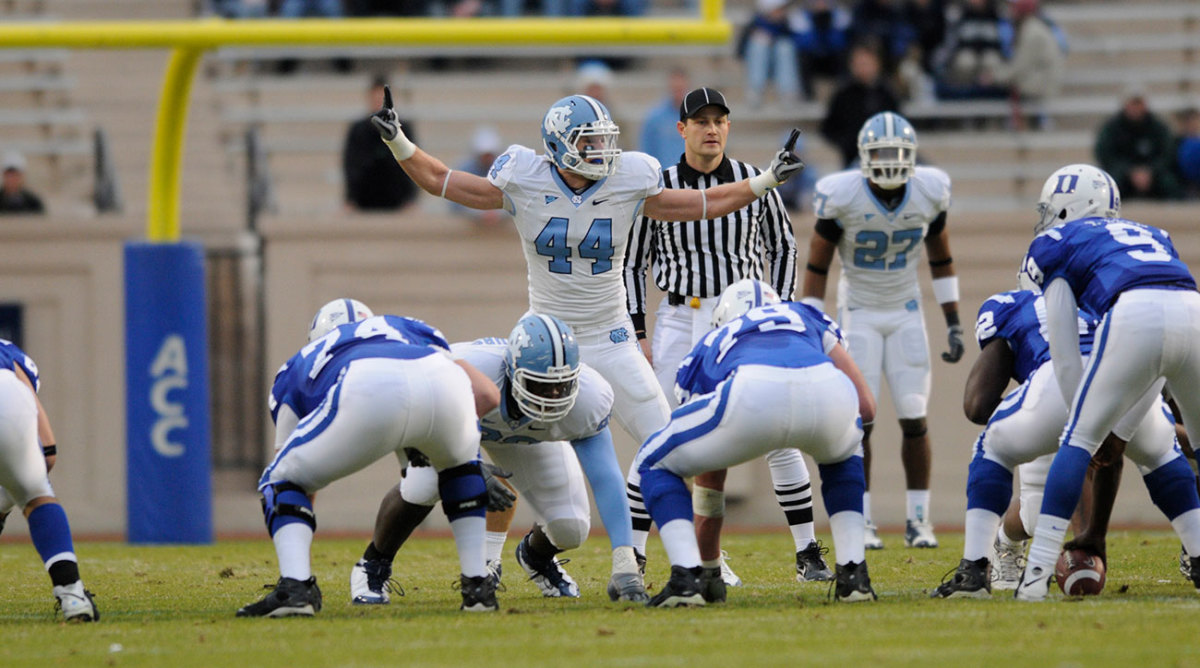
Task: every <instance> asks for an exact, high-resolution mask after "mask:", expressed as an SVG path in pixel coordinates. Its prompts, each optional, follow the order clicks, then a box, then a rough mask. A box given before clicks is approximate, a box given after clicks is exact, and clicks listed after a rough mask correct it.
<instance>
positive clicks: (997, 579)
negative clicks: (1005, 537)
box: [992, 538, 1025, 591]
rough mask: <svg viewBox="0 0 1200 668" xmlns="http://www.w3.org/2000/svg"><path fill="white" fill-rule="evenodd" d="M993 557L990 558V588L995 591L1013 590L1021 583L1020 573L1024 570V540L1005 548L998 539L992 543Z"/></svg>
mask: <svg viewBox="0 0 1200 668" xmlns="http://www.w3.org/2000/svg"><path fill="white" fill-rule="evenodd" d="M992 550H993V551H994V552H995V557H994V558H993V559H992V589H993V590H996V591H1013V590H1015V589H1016V588H1017V585H1019V584H1020V583H1021V574H1022V573H1024V572H1025V541H1021V542H1020V543H1017V544H1016V545H1014V546H1013V547H1012V548H1011V549H1005V548H1004V547H1002V546H1001V545H1000V539H999V538H997V539H996V542H995V543H994V544H993V545H992Z"/></svg>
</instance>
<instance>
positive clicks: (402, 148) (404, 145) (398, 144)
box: [383, 130, 417, 162]
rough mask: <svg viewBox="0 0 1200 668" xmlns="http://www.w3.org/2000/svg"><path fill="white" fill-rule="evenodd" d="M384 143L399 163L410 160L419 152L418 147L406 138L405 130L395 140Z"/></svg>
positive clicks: (397, 134) (384, 141)
mask: <svg viewBox="0 0 1200 668" xmlns="http://www.w3.org/2000/svg"><path fill="white" fill-rule="evenodd" d="M383 143H385V144H387V147H388V148H389V149H391V151H392V155H394V156H396V160H397V161H399V162H403V161H405V160H408V159H409V158H411V157H413V154H414V153H416V152H417V145H416V144H414V143H412V140H410V139H409V138H408V137H405V136H404V131H403V130H401V131H399V132H397V133H396V138H395V139H384V140H383Z"/></svg>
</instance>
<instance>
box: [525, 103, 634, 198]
mask: <svg viewBox="0 0 1200 668" xmlns="http://www.w3.org/2000/svg"><path fill="white" fill-rule="evenodd" d="M620 133H621V130H620V128H618V127H617V124H616V123H614V122H613V120H612V116H611V115H609V113H608V109H606V108H605V107H604V105H603V104H601V103H600V101H599V100H597V99H595V98H593V97H588V96H587V95H571V96H568V97H564V98H563V99H561V100H559V101H558V102H555V103H554V104H553V105H551V106H550V110H549V111H547V112H546V118H544V119H543V120H542V143H543V144H545V146H546V155H548V156H550V159H551V160H553V161H554V164H555V165H557V166H558V167H560V168H561V169H564V170H566V171H568V172H573V173H575V174H578V175H580V176H583V177H586V178H589V179H592V180H599V179H602V178H604V177H606V176H609V175H610V174H612V173H613V172H615V171H616V170H617V162H618V160H619V159H620V157H621V149H619V148H617V135H619V134H620ZM581 144H582V147H581V146H580V145H581Z"/></svg>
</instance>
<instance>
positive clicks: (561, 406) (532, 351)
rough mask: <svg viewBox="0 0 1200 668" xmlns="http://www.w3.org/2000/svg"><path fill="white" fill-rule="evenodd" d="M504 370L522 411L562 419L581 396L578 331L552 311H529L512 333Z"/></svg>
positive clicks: (540, 417) (544, 418) (549, 419)
mask: <svg viewBox="0 0 1200 668" xmlns="http://www.w3.org/2000/svg"><path fill="white" fill-rule="evenodd" d="M504 372H505V373H506V374H507V375H508V380H509V385H511V386H512V394H513V398H514V399H515V400H516V402H517V406H519V407H520V408H521V412H522V413H524V414H525V415H527V416H529V417H531V418H533V419H535V420H540V421H543V422H553V421H554V420H559V419H561V418H562V417H564V416H565V415H566V414H567V413H570V412H571V408H572V407H573V406H574V405H575V398H576V397H578V396H579V344H578V343H576V342H575V333H574V332H572V331H571V328H570V327H569V326H568V325H567V324H566V323H565V322H563V321H561V320H559V319H558V318H556V317H554V316H552V315H541V314H529V315H526V316H525V317H523V318H521V319H520V320H519V321H518V322H517V326H516V327H514V328H513V331H512V333H511V334H509V335H508V349H507V350H505V352H504Z"/></svg>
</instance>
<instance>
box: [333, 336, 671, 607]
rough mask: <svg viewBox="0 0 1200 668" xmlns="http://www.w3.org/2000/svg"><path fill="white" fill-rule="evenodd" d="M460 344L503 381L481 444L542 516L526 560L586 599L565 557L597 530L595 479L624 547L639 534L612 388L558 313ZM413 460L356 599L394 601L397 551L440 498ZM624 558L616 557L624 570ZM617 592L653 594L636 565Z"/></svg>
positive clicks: (616, 539)
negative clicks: (616, 433)
mask: <svg viewBox="0 0 1200 668" xmlns="http://www.w3.org/2000/svg"><path fill="white" fill-rule="evenodd" d="M452 348H453V350H454V354H455V357H456V358H458V359H463V360H465V361H467V362H469V363H470V364H471V365H472V366H474V367H475V368H477V369H479V370H480V371H481V372H482V373H483V374H485V375H486V376H488V377H489V378H491V379H492V380H493V381H495V383H496V385H497V386H498V387H499V388H500V403H499V405H498V406H497V407H496V408H495V409H493V410H491V411H490V412H488V413H487V414H485V415H483V416H482V417H481V427H482V434H483V436H482V443H481V444H482V446H483V449H484V450H485V451H486V452H487V454H488V456H489V457H490V458H491V460H492V462H494V463H495V464H496V465H498V466H499V467H500V468H501V469H503V470H504V471H505V472H507V473H508V474H509V475H510V476H511V477H510V478H509V479H510V481H511V483H512V485H513V486H514V487H515V488H516V490H517V491H518V492H519V493H520V495H521V497H522V498H523V499H524V500H525V501H526V502H527V503H529V504H530V505H531V506H532V508H533V510H534V512H535V513H536V514H537V517H538V522H537V524H536V525H535V526H534V528H533V530H532V531H530V532H529V533H528V534H527V535H526V536H525V538H524V539H523V540H522V541H521V543H520V545H518V546H517V550H516V558H517V563H518V564H519V565H520V566H521V568H522V569H524V571H525V572H526V574H527V575H528V576H529V579H530V580H532V581H533V582H534V583H535V584H536V585H537V586H538V588H539V589H541V591H542V594H543V595H544V596H548V597H568V598H578V597H579V586H578V585H577V584H576V583H575V581H574V580H573V579H572V578H571V576H570V575H568V574H567V573H566V571H564V570H563V569H562V567H561V563H560V562H559V560H558V559H557V558H556V556H555V555H557V554H558V553H560V552H563V551H565V550H570V549H573V548H576V547H578V546H579V545H580V544H582V543H583V541H584V540H585V539H586V538H587V535H588V529H589V525H590V511H589V505H588V498H587V490H586V489H585V488H584V478H585V477H586V478H587V481H588V483H590V484H591V487H592V491H593V493H594V494H595V495H596V507H597V508H598V509H599V511H600V518H601V520H602V521H603V522H604V527H605V529H606V530H607V531H608V535H609V541H610V543H611V545H612V548H613V553H614V555H615V554H617V553H618V552H620V551H622V550H624V549H628V548H629V546H630V545H631V540H632V536H631V533H630V532H631V529H630V518H629V506H628V504H627V503H626V502H625V501H624V475H623V473H622V471H621V467H620V465H619V464H618V463H617V456H616V451H615V450H614V449H613V444H612V435H611V433H610V432H609V430H608V420H609V415H610V413H611V410H612V402H613V399H612V388H611V387H609V384H608V383H607V382H606V381H605V380H604V378H602V377H601V376H600V374H599V373H597V372H596V371H595V370H593V369H592V368H590V367H588V366H587V365H586V364H583V363H581V362H580V361H579V345H578V344H577V343H576V342H575V337H574V336H573V335H572V333H571V329H570V327H569V326H568V325H567V324H566V323H564V322H562V321H561V320H559V319H558V318H555V317H553V316H548V315H536V314H531V315H526V316H525V317H523V318H521V320H520V321H519V322H518V323H517V326H516V327H515V328H514V329H513V331H512V333H511V334H510V335H509V337H508V339H507V340H505V339H496V338H488V339H480V340H477V341H474V342H471V343H457V344H454V346H453V347H452ZM409 463H410V465H409V467H408V469H407V471H406V472H405V475H404V478H403V479H402V481H401V483H400V485H399V486H398V488H397V489H396V490H393V491H392V492H389V495H392V496H395V495H396V494H398V495H399V497H400V502H399V503H397V502H391V503H388V502H385V504H384V505H383V506H381V508H380V516H379V518H378V519H377V520H376V525H375V526H376V532H375V540H374V541H373V542H372V544H371V545H369V546H368V547H367V551H366V552H364V554H363V559H362V560H360V561H359V562H358V563H357V564H355V566H354V570H353V571H352V572H351V575H350V583H351V587H350V589H351V597H352V600H353V602H355V603H387V602H388V595H387V593H388V592H387V589H388V578H389V577H390V575H391V563H392V559H393V558H394V557H395V554H396V552H397V551H398V550H399V549H400V547H401V545H403V543H404V540H405V538H407V536H408V535H409V533H411V531H412V529H414V528H415V527H416V526H417V525H418V524H420V522H421V520H423V519H424V518H425V517H426V515H428V514H429V512H430V511H431V510H432V509H433V505H434V504H435V503H436V502H437V486H436V484H434V482H435V480H434V474H433V470H432V469H431V468H429V467H428V465H425V466H414V465H413V464H414V462H413V460H411V459H410V462H409ZM581 466H582V469H581ZM509 517H510V519H511V515H510V516H509ZM506 529H507V526H505V527H504V529H503V530H506ZM501 535H503V534H501ZM502 540H503V539H502V538H501V541H502ZM502 544H503V543H502V542H501V545H502ZM491 547H492V546H491V545H489V548H491ZM498 553H499V550H497V554H496V555H495V556H496V557H498V556H499V554H498ZM489 556H491V555H489ZM618 565H619V564H618V560H617V559H615V558H614V568H616V566H618ZM488 566H489V569H490V570H491V571H492V573H493V574H494V576H495V579H496V580H497V581H499V579H500V576H501V574H502V569H501V566H500V561H499V559H498V558H497V559H492V560H489V563H488ZM608 595H609V597H610V598H611V599H612V600H614V601H615V600H618V599H619V600H624V601H635V602H645V601H646V600H647V598H648V597H647V596H646V589H645V586H644V585H643V584H642V576H641V574H640V573H639V572H638V571H637V569H636V568H631V569H628V570H614V571H613V574H612V578H611V579H610V580H609V583H608Z"/></svg>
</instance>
